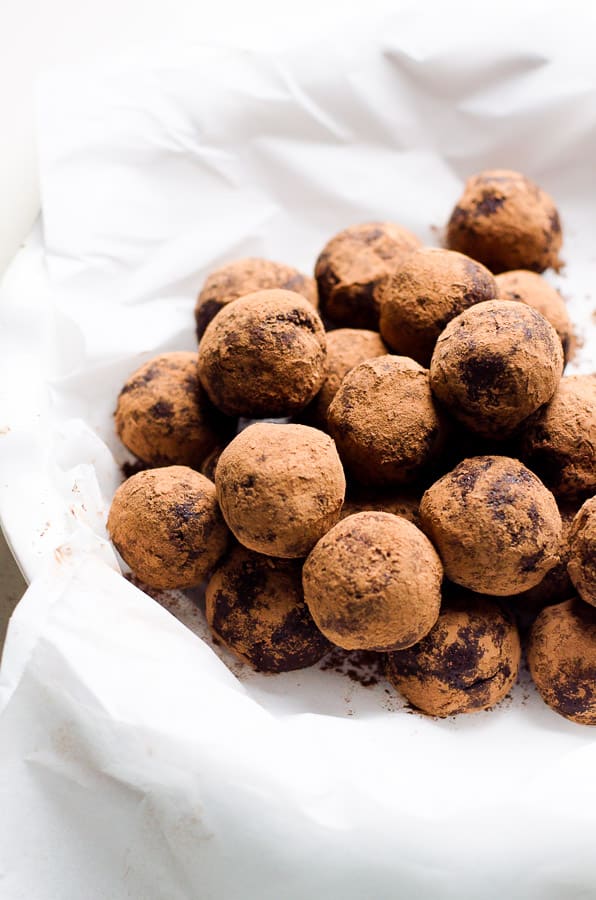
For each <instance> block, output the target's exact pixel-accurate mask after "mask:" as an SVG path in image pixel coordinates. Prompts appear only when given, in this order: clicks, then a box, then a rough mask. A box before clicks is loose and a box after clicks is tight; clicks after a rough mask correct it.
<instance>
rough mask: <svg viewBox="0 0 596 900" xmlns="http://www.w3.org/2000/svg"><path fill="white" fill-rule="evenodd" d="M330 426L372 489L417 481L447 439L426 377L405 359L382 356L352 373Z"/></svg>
mask: <svg viewBox="0 0 596 900" xmlns="http://www.w3.org/2000/svg"><path fill="white" fill-rule="evenodd" d="M328 421H329V431H330V433H331V435H332V436H333V437H334V439H335V442H336V443H337V447H338V450H339V453H340V456H341V458H342V460H343V462H344V464H345V465H346V467H347V468H348V469H349V471H350V472H351V474H352V475H353V476H354V478H355V479H357V480H358V481H360V482H362V483H364V484H370V485H383V484H386V485H390V484H396V485H397V484H406V483H407V482H410V481H413V480H414V479H415V478H416V477H417V476H418V475H419V474H420V473H421V471H422V470H423V469H424V468H425V467H426V466H427V465H428V464H429V462H430V461H432V460H433V458H434V457H435V456H436V455H437V453H438V451H439V449H440V447H441V444H442V440H443V434H442V428H441V423H440V420H439V416H438V414H437V411H436V410H435V407H434V404H433V399H432V395H431V392H430V387H429V382H428V372H427V371H426V369H423V368H422V366H419V365H418V363H416V362H414V360H413V359H407V358H406V357H405V356H379V357H377V358H376V359H369V360H367V361H366V362H363V363H360V365H358V366H356V368H355V369H352V371H351V372H349V373H348V374H347V375H346V377H345V378H344V380H343V381H342V383H341V385H340V388H339V390H338V392H337V394H336V395H335V399H334V400H333V403H332V404H331V406H330V407H329V414H328Z"/></svg>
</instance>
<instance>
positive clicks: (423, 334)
mask: <svg viewBox="0 0 596 900" xmlns="http://www.w3.org/2000/svg"><path fill="white" fill-rule="evenodd" d="M496 296H497V285H496V283H495V279H494V277H493V276H492V275H491V273H490V272H489V271H488V269H486V268H485V267H484V266H483V265H481V264H480V263H478V262H475V261H474V260H473V259H470V257H469V256H464V254H463V253H456V252H454V251H453V250H439V249H436V248H429V247H424V248H422V249H420V250H416V251H415V252H414V253H411V254H410V255H409V256H408V257H407V258H406V260H405V261H404V262H403V263H402V264H401V266H400V267H399V268H398V269H397V271H396V272H395V273H394V274H393V275H391V276H390V277H389V278H388V279H387V281H386V283H385V285H384V287H383V290H382V292H381V294H380V301H381V318H380V330H381V336H382V338H383V340H384V341H385V343H386V344H387V345H388V346H389V347H390V348H391V349H392V350H393V351H394V352H395V353H399V354H401V355H402V356H411V357H412V359H415V360H416V361H417V362H419V363H420V364H421V365H423V366H428V365H429V363H430V359H431V356H432V353H433V350H434V348H435V344H436V342H437V338H438V337H439V335H440V334H441V332H442V331H443V329H444V328H445V326H446V325H447V323H448V322H450V321H451V319H453V318H454V317H455V316H457V315H459V313H462V312H463V311H464V310H466V309H468V308H469V307H470V306H473V305H474V304H475V303H482V302H483V301H486V300H494V299H495V297H496Z"/></svg>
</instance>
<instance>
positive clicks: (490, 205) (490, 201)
mask: <svg viewBox="0 0 596 900" xmlns="http://www.w3.org/2000/svg"><path fill="white" fill-rule="evenodd" d="M504 203H505V198H504V197H497V196H496V195H495V194H494V193H493V192H492V191H484V192H483V194H482V200H480V201H479V202H478V203H477V204H476V215H479V216H492V215H493V214H494V213H496V211H497V210H498V209H499V208H500V207H501V206H503V204H504Z"/></svg>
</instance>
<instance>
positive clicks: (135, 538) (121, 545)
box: [108, 466, 229, 589]
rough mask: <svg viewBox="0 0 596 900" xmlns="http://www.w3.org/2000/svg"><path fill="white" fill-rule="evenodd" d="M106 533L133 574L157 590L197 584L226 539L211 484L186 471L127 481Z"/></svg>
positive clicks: (172, 469) (154, 472)
mask: <svg viewBox="0 0 596 900" xmlns="http://www.w3.org/2000/svg"><path fill="white" fill-rule="evenodd" d="M108 532H109V534H110V537H111V539H112V541H113V543H114V546H115V547H116V550H117V551H118V553H119V554H120V556H121V557H122V559H123V560H124V561H125V563H126V564H127V565H129V566H130V568H131V569H132V571H133V573H134V574H135V575H136V576H137V577H138V578H140V579H141V581H144V582H145V583H146V584H147V585H149V586H150V587H154V588H161V589H168V588H188V587H194V586H195V585H198V584H200V582H201V581H202V580H203V578H204V577H205V576H206V575H207V573H208V572H209V571H210V570H211V569H212V568H213V566H214V565H215V564H216V563H217V562H218V560H219V559H220V557H221V556H222V555H223V554H224V552H225V550H226V547H227V545H228V539H229V532H228V529H227V528H226V526H225V523H224V520H223V518H222V515H221V513H220V511H219V506H218V505H217V498H216V496H215V485H214V484H213V483H212V482H211V481H209V480H208V479H207V478H205V477H204V476H203V475H200V474H199V473H198V472H195V471H193V469H189V468H187V467H186V466H165V467H164V468H161V469H145V470H144V471H143V472H138V473H137V474H136V475H133V476H132V477H131V478H128V479H127V480H126V481H125V482H124V483H123V484H121V485H120V487H119V488H118V490H117V491H116V493H115V494H114V499H113V500H112V506H111V508H110V514H109V516H108Z"/></svg>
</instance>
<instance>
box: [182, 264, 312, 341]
mask: <svg viewBox="0 0 596 900" xmlns="http://www.w3.org/2000/svg"><path fill="white" fill-rule="evenodd" d="M272 288H281V289H283V290H286V291H295V292H296V293H297V294H302V296H303V297H306V299H307V300H308V301H309V302H310V303H311V304H312V305H313V306H314V307H315V309H316V307H317V306H318V295H317V284H316V281H315V280H314V278H310V277H309V276H308V275H303V274H302V272H299V271H298V269H294V268H293V267H292V266H286V265H284V264H283V263H277V262H272V261H271V260H270V259H261V258H259V257H249V258H248V259H237V260H235V261H234V262H231V263H227V264H226V265H225V266H221V267H220V268H219V269H215V271H213V272H211V273H210V274H209V275H208V276H207V278H206V280H205V284H204V285H203V289H202V290H201V293H200V294H199V296H198V298H197V303H196V306H195V319H196V323H197V337H198V338H199V339H200V338H201V337H202V336H203V333H204V331H205V329H206V328H207V325H208V324H209V322H210V321H211V320H212V319H213V318H214V317H215V316H216V315H217V313H218V312H219V311H220V310H221V309H222V308H223V307H224V306H226V305H227V304H228V303H231V302H232V301H233V300H237V299H238V298H239V297H244V296H245V295H246V294H254V293H255V291H265V290H270V289H272Z"/></svg>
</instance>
